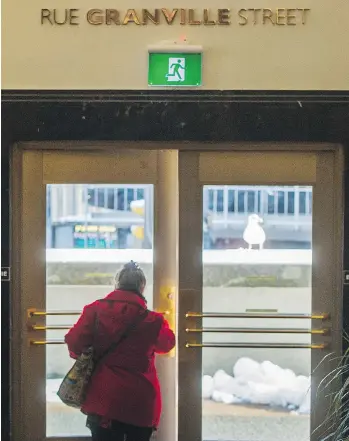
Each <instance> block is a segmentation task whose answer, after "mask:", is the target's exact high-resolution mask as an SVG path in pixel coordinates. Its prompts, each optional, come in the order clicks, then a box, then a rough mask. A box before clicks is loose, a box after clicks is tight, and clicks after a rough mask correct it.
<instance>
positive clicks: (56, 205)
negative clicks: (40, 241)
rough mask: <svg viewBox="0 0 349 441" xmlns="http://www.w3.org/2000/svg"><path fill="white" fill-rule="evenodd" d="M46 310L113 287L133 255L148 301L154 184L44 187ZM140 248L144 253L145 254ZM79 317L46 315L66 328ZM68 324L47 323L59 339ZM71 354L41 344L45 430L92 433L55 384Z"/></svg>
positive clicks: (80, 303)
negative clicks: (61, 397)
mask: <svg viewBox="0 0 349 441" xmlns="http://www.w3.org/2000/svg"><path fill="white" fill-rule="evenodd" d="M46 213H47V219H46V238H47V261H46V283H47V285H46V310H47V311H54V310H60V311H81V310H82V308H83V307H84V306H85V305H86V304H88V303H91V302H93V301H94V300H96V299H99V298H103V297H104V296H105V295H106V294H108V293H109V292H110V291H112V289H113V286H112V285H113V278H114V275H115V273H116V270H117V269H118V268H119V267H120V266H121V265H123V264H124V263H126V262H127V261H129V260H130V259H134V260H137V261H139V263H140V265H141V266H142V268H143V269H144V272H145V273H146V276H147V280H148V285H147V289H146V292H145V296H146V298H147V300H148V306H149V307H150V308H152V303H153V286H152V284H153V281H152V261H153V259H152V234H153V186H151V185H124V186H122V185H107V184H105V185H103V184H100V185H90V184H86V185H80V184H77V185H72V184H62V185H56V184H55V185H48V186H47V211H46ZM144 252H145V254H144ZM77 318H78V316H48V317H47V320H46V325H48V326H50V325H63V326H65V327H66V328H67V329H68V328H69V327H71V326H72V325H73V324H74V323H75V321H76V320H77ZM67 329H62V330H49V331H47V332H46V338H47V339H48V340H63V338H64V335H65V333H66V332H67ZM72 363H73V361H72V360H71V359H70V358H69V355H68V351H67V348H66V346H65V345H47V346H46V410H47V413H46V435H47V436H48V437H59V436H61V437H70V436H89V435H90V432H89V430H88V429H87V428H86V427H85V420H86V417H85V416H84V415H82V414H81V413H80V412H79V411H78V410H76V409H73V408H69V407H67V406H65V405H64V404H63V403H61V401H60V400H59V398H58V397H57V395H56V392H57V389H58V387H59V385H60V383H61V381H62V379H63V377H64V375H65V374H66V373H67V371H68V370H69V368H70V367H71V366H72Z"/></svg>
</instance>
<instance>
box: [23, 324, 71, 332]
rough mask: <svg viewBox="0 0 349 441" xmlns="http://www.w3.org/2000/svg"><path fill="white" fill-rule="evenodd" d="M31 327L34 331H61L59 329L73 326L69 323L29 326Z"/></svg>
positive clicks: (67, 328)
mask: <svg viewBox="0 0 349 441" xmlns="http://www.w3.org/2000/svg"><path fill="white" fill-rule="evenodd" d="M29 329H30V330H32V331H59V330H67V331H68V330H69V329H71V326H68V325H48V326H42V325H32V326H29Z"/></svg>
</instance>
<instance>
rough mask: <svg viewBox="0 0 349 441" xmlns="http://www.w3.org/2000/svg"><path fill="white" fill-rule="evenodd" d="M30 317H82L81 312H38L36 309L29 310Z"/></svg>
mask: <svg viewBox="0 0 349 441" xmlns="http://www.w3.org/2000/svg"><path fill="white" fill-rule="evenodd" d="M27 313H28V317H29V318H31V317H46V316H47V315H61V316H66V315H80V314H81V311H38V310H37V309H35V308H31V309H28V311H27Z"/></svg>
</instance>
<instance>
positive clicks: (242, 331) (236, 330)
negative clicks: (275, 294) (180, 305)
mask: <svg viewBox="0 0 349 441" xmlns="http://www.w3.org/2000/svg"><path fill="white" fill-rule="evenodd" d="M185 332H187V333H188V334H190V333H196V334H199V333H205V332H207V333H211V332H217V333H231V334H313V335H329V333H330V330H329V329H328V328H324V329H300V328H294V329H292V328H198V329H196V328H187V329H186V330H185Z"/></svg>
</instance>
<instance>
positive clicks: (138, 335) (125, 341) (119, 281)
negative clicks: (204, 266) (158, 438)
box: [65, 261, 175, 441]
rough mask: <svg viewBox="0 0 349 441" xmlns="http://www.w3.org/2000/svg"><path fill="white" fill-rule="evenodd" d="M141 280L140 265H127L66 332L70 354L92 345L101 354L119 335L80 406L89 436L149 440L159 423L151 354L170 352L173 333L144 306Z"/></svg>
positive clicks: (110, 440)
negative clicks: (109, 291) (109, 286)
mask: <svg viewBox="0 0 349 441" xmlns="http://www.w3.org/2000/svg"><path fill="white" fill-rule="evenodd" d="M145 285H146V278H145V276H144V273H143V271H142V270H141V269H140V268H139V266H138V265H137V264H136V263H134V262H133V261H131V262H130V263H128V264H126V265H125V266H124V267H123V268H122V269H121V270H120V271H119V273H118V274H117V276H116V286H115V291H113V292H111V293H110V294H108V295H107V296H106V297H105V298H104V299H102V300H97V301H96V302H94V303H91V304H90V305H87V306H85V308H84V310H83V313H82V315H81V317H80V318H79V320H78V322H77V323H76V324H75V326H74V327H73V328H72V329H71V330H70V331H69V332H68V334H67V335H66V336H65V341H66V343H67V345H68V349H69V351H70V355H71V357H73V358H76V357H77V356H79V355H80V354H81V353H83V352H84V351H86V350H87V349H88V348H89V347H91V346H93V347H94V350H95V352H96V354H97V357H98V356H101V355H102V354H103V353H104V352H105V351H107V350H108V348H109V347H110V346H111V345H112V344H113V342H115V341H117V342H118V341H119V339H120V338H121V340H120V341H119V343H118V344H117V346H116V347H115V349H113V350H112V351H110V352H109V353H108V354H107V355H106V356H105V358H103V360H102V361H101V363H100V364H98V365H97V369H96V371H95V373H94V374H93V376H92V379H91V382H90V384H89V388H88V390H87V395H86V399H85V401H84V404H83V406H82V408H81V410H82V412H83V413H84V414H86V415H87V426H88V427H89V428H90V429H91V433H92V439H93V441H124V440H126V441H148V440H149V439H150V437H151V434H152V432H153V430H154V429H156V427H157V425H158V423H159V419H160V413H161V395H160V385H159V381H158V377H157V373H156V369H155V364H154V357H155V353H160V354H161V353H166V352H169V351H170V350H171V349H172V348H173V347H174V345H175V336H174V333H173V332H172V330H171V329H170V328H169V325H168V323H167V321H166V320H165V319H164V317H163V315H162V314H158V313H156V312H153V311H148V310H147V306H146V304H147V303H146V300H145V298H144V296H143V292H144V288H145ZM128 330H129V331H128ZM125 333H126V334H125Z"/></svg>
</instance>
